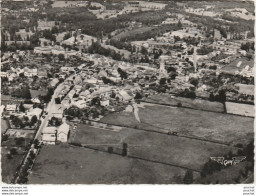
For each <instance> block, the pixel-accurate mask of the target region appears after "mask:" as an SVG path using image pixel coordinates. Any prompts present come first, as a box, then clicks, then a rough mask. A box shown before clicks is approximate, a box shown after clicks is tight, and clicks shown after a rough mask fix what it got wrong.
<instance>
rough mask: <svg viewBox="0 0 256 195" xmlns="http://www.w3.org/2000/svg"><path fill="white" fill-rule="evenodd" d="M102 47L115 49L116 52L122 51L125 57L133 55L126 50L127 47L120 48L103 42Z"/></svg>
mask: <svg viewBox="0 0 256 195" xmlns="http://www.w3.org/2000/svg"><path fill="white" fill-rule="evenodd" d="M101 46H102V47H104V48H106V49H112V50H115V52H116V53H120V54H121V55H122V54H123V55H124V58H126V59H128V58H129V56H130V55H131V52H129V51H127V50H125V49H118V48H116V47H114V46H112V45H103V44H101Z"/></svg>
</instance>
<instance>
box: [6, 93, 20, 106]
mask: <svg viewBox="0 0 256 195" xmlns="http://www.w3.org/2000/svg"><path fill="white" fill-rule="evenodd" d="M24 100H25V99H21V98H15V97H12V96H10V95H2V94H1V105H7V104H20V102H21V101H24Z"/></svg>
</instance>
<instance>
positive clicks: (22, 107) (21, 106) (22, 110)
mask: <svg viewBox="0 0 256 195" xmlns="http://www.w3.org/2000/svg"><path fill="white" fill-rule="evenodd" d="M20 112H25V107H24V105H23V102H21V103H20Z"/></svg>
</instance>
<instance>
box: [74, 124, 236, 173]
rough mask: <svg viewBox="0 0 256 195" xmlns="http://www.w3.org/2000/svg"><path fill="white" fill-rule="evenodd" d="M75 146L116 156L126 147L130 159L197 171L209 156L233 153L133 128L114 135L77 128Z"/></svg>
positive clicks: (80, 126)
mask: <svg viewBox="0 0 256 195" xmlns="http://www.w3.org/2000/svg"><path fill="white" fill-rule="evenodd" d="M72 142H75V143H81V144H84V145H86V146H87V147H91V148H95V149H99V150H103V151H107V148H108V147H109V146H111V147H113V150H114V151H117V153H118V152H119V151H121V149H122V143H127V144H128V156H131V157H137V158H143V159H146V160H151V161H158V162H162V163H169V164H173V165H178V166H181V167H186V168H190V169H193V170H198V171H200V170H201V167H202V166H203V164H204V163H205V162H207V161H208V160H209V157H210V156H216V155H217V156H219V155H222V154H226V153H228V152H229V151H233V149H234V148H232V147H229V146H225V145H220V144H216V143H209V142H204V141H200V140H194V139H188V138H182V137H177V136H170V135H166V134H159V133H154V132H147V131H141V130H136V129H130V128H123V129H122V130H120V131H119V132H115V131H111V130H103V129H98V128H93V127H89V126H87V125H79V126H78V127H77V133H76V135H75V137H74V138H73V140H72ZM234 151H236V150H234ZM192 154H193V155H192Z"/></svg>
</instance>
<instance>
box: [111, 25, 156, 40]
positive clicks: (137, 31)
mask: <svg viewBox="0 0 256 195" xmlns="http://www.w3.org/2000/svg"><path fill="white" fill-rule="evenodd" d="M152 29H153V27H142V28H137V29H133V30H129V31H125V32H122V33H120V34H118V35H116V36H115V37H113V38H115V39H121V38H125V37H127V36H132V35H134V36H135V35H136V34H141V33H145V32H148V31H151V30H152Z"/></svg>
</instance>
